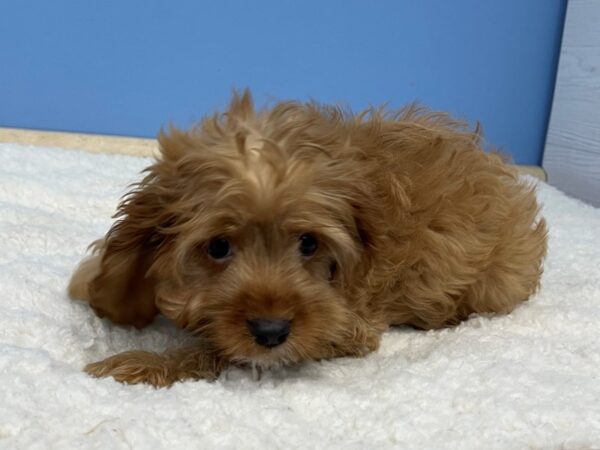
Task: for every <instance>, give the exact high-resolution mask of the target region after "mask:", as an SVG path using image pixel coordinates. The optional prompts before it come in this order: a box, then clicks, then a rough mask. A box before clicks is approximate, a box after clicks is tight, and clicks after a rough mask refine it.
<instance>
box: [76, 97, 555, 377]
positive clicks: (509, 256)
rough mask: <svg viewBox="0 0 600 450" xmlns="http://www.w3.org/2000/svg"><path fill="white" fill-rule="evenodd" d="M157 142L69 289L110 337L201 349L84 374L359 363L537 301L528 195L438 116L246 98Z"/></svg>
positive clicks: (534, 223) (537, 234)
mask: <svg viewBox="0 0 600 450" xmlns="http://www.w3.org/2000/svg"><path fill="white" fill-rule="evenodd" d="M159 142H160V147H161V152H162V153H161V157H160V158H159V159H158V160H157V161H156V162H155V163H154V164H153V165H152V166H150V167H149V168H148V169H147V175H146V177H145V178H144V179H143V180H142V181H141V182H140V183H139V184H138V185H137V186H136V187H135V188H134V189H133V190H132V191H131V192H130V193H129V194H128V195H127V196H126V197H125V198H124V199H123V201H122V203H121V205H120V206H119V210H118V213H117V217H118V221H117V222H116V223H115V225H114V226H113V227H112V228H111V230H110V231H109V232H108V234H107V235H106V237H105V238H104V239H103V240H100V241H97V242H96V243H95V244H94V248H95V252H94V254H93V255H92V256H91V257H90V258H89V259H87V260H85V261H84V262H83V263H82V264H81V265H80V266H79V268H78V269H77V270H76V272H75V273H74V275H73V278H72V281H71V285H70V287H69V292H70V295H71V297H73V298H79V299H84V300H86V301H88V302H89V304H90V305H91V306H92V308H93V309H94V311H95V312H96V313H97V314H98V315H99V316H100V317H107V318H109V319H110V320H112V321H114V322H116V323H118V324H131V325H135V326H136V327H143V326H145V325H147V324H149V323H150V322H152V320H153V318H154V317H155V315H156V314H158V313H162V314H163V315H164V316H166V317H167V318H169V319H171V320H172V321H174V322H175V323H176V324H177V325H178V326H179V327H182V328H185V329H187V330H190V331H191V332H193V333H195V334H196V335H197V336H198V344H197V345H196V346H194V347H192V348H187V349H175V350H170V351H167V352H166V353H164V354H154V353H148V352H139V351H135V352H127V353H123V354H119V355H116V356H113V357H111V358H108V359H106V360H104V361H100V362H97V363H94V364H90V365H88V366H87V367H86V370H87V371H88V372H89V373H90V374H92V375H95V376H113V377H114V378H116V379H117V380H119V381H123V382H128V383H137V382H147V383H150V384H152V385H154V386H167V385H170V384H172V383H173V382H175V381H178V380H183V379H188V378H214V377H216V376H217V375H218V373H219V372H220V371H221V370H222V369H223V368H225V367H226V366H227V365H228V364H240V363H241V364H243V363H249V364H252V365H255V366H258V367H271V366H274V365H279V364H293V363H297V362H300V361H304V360H318V359H322V358H332V357H337V356H360V355H364V354H366V353H368V352H370V351H373V350H376V349H377V348H378V345H379V341H380V335H381V333H382V332H383V331H385V330H386V329H387V328H388V327H389V326H390V325H401V324H407V325H411V326H414V327H419V328H423V329H432V328H440V327H444V326H448V325H453V324H456V323H458V322H459V321H461V320H463V319H466V318H467V317H468V316H469V315H470V314H472V313H508V312H510V311H511V310H512V309H513V308H514V307H515V306H516V305H517V304H519V303H520V302H522V301H524V300H526V299H527V298H528V297H529V296H530V295H531V294H532V293H533V292H534V291H535V290H536V289H537V287H538V284H539V280H540V274H541V271H542V260H543V258H544V255H545V252H546V225H545V222H544V220H543V219H539V218H538V210H539V207H538V204H537V202H536V198H535V194H534V189H533V188H532V187H531V186H529V185H527V183H525V182H523V181H522V180H520V179H519V177H518V176H517V173H516V171H515V169H514V168H513V167H511V166H509V165H507V164H505V162H503V160H502V159H501V157H500V156H498V155H497V154H493V153H485V152H483V151H482V150H481V149H480V133H479V131H478V130H475V131H474V132H470V131H468V130H467V129H466V127H465V125H464V124H463V123H461V122H457V121H455V120H453V119H451V118H450V117H448V116H447V115H446V114H442V113H433V112H430V111H427V110H425V109H422V108H420V107H417V106H409V107H407V108H405V109H402V110H400V111H398V112H389V111H385V110H384V109H370V110H368V111H366V112H364V113H362V114H359V115H352V114H349V113H346V112H344V111H342V110H340V109H339V108H336V107H331V106H321V105H318V104H315V103H308V104H301V103H295V102H282V103H279V104H277V105H275V106H274V107H273V108H270V109H264V110H259V111H256V110H255V109H254V107H253V105H252V101H251V99H250V95H249V93H248V92H245V93H244V94H243V95H234V98H233V100H232V102H231V105H230V107H229V110H228V111H227V112H226V113H225V114H221V115H214V116H212V117H208V118H205V119H204V120H203V121H202V122H201V123H200V124H198V125H197V126H195V127H193V128H192V129H190V130H189V131H181V130H178V129H175V128H171V129H170V130H169V131H168V132H166V133H161V135H160V136H159ZM307 232H309V233H312V234H313V235H314V236H316V238H317V239H318V244H319V247H318V250H317V251H316V253H315V254H314V255H313V256H310V257H305V256H302V255H301V254H300V253H299V251H298V239H299V236H301V235H302V234H303V233H307ZM218 237H225V238H227V239H228V242H230V244H231V248H233V254H232V256H231V257H227V258H226V259H225V260H223V261H220V260H219V261H216V260H214V259H211V257H209V255H208V254H207V245H208V242H210V240H211V239H214V238H218ZM255 319H277V320H279V319H283V320H287V321H290V323H291V331H290V334H289V338H288V339H287V341H286V342H285V343H283V344H282V345H278V346H276V347H273V348H265V347H263V346H261V345H258V344H257V343H256V342H255V341H254V340H253V338H252V335H251V333H250V331H249V329H248V321H249V320H255Z"/></svg>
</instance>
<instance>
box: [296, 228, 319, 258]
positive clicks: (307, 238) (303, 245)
mask: <svg viewBox="0 0 600 450" xmlns="http://www.w3.org/2000/svg"><path fill="white" fill-rule="evenodd" d="M318 248H319V242H318V241H317V238H316V237H315V235H314V234H310V233H305V234H303V235H302V236H300V253H302V256H312V255H314V254H315V252H316V251H317V249H318Z"/></svg>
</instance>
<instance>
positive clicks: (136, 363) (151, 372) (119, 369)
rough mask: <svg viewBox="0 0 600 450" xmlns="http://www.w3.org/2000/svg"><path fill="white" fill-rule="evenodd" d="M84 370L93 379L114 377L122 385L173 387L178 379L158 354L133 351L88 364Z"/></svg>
mask: <svg viewBox="0 0 600 450" xmlns="http://www.w3.org/2000/svg"><path fill="white" fill-rule="evenodd" d="M84 370H85V371H86V372H87V373H89V374H90V375H92V376H93V377H96V378H100V377H113V378H114V379H115V380H117V381H120V382H121V383H127V384H138V383H146V384H150V385H152V386H154V387H156V388H159V387H166V386H170V385H172V384H173V383H174V382H175V381H177V380H176V379H174V378H173V374H172V373H171V371H170V370H169V367H168V365H166V364H165V361H164V358H162V357H161V356H160V355H157V354H156V353H150V352H142V351H133V352H125V353H120V354H118V355H115V356H111V357H110V358H106V359H104V360H102V361H98V362H95V363H91V364H88V365H87V366H85V368H84Z"/></svg>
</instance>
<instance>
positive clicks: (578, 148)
mask: <svg viewBox="0 0 600 450" xmlns="http://www.w3.org/2000/svg"><path fill="white" fill-rule="evenodd" d="M543 167H544V169H545V170H546V172H547V173H548V181H549V183H550V184H552V185H554V186H557V187H558V188H560V189H562V190H563V191H565V192H567V193H569V194H571V195H573V196H576V197H579V198H581V199H582V200H585V201H587V202H589V203H592V204H594V205H598V206H600V0H570V1H569V3H568V6H567V16H566V23H565V29H564V35H563V44H562V49H561V54H560V62H559V68H558V78H557V82H556V90H555V94H554V103H553V105H552V113H551V118H550V126H549V129H548V136H547V140H546V148H545V151H544V161H543Z"/></svg>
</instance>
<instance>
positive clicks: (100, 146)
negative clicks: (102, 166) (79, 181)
mask: <svg viewBox="0 0 600 450" xmlns="http://www.w3.org/2000/svg"><path fill="white" fill-rule="evenodd" d="M0 142H14V143H17V144H23V145H35V146H43V147H60V148H65V149H76V150H85V151H88V152H91V153H116V154H122V155H130V156H152V155H155V154H156V153H157V152H158V145H157V143H156V140H155V139H144V138H134V137H125V136H110V135H104V134H85V133H69V132H59V131H40V130H25V129H20V128H1V127H0ZM517 167H518V169H519V170H520V171H521V172H522V173H525V174H527V175H531V176H534V177H536V178H539V179H540V180H543V181H546V180H547V176H546V172H545V171H544V169H542V168H541V167H538V166H521V165H519V166H517Z"/></svg>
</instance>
